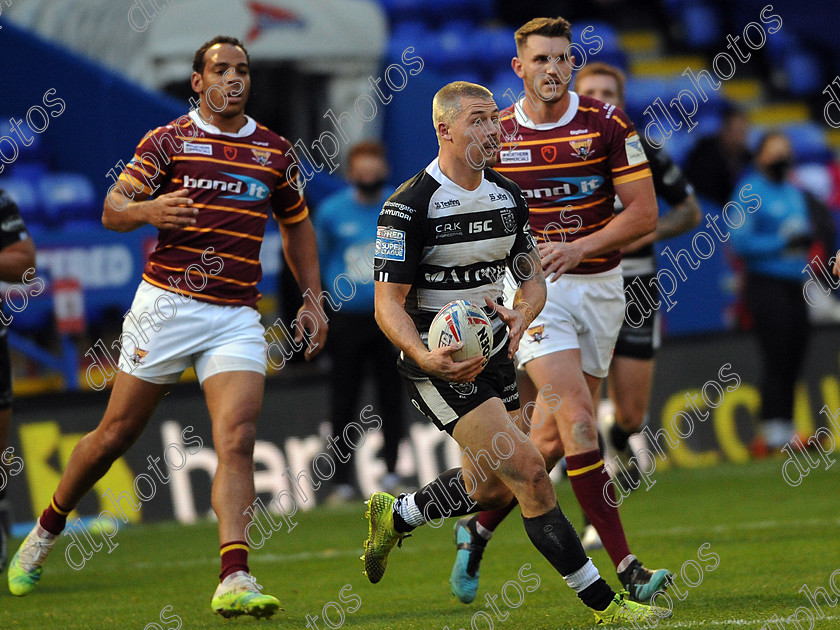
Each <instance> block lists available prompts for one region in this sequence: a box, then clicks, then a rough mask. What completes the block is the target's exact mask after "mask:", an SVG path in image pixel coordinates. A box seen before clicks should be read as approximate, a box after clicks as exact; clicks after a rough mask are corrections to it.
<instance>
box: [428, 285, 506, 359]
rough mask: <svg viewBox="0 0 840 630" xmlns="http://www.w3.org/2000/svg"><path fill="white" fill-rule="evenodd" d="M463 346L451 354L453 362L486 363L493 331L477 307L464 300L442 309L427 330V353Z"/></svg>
mask: <svg viewBox="0 0 840 630" xmlns="http://www.w3.org/2000/svg"><path fill="white" fill-rule="evenodd" d="M458 342H463V343H464V347H463V348H461V349H460V350H457V351H456V352H453V353H452V360H453V361H466V360H467V359H471V358H473V357H477V356H482V355H483V356H484V362H485V363H486V362H487V361H488V360H489V359H490V350H491V348H492V346H493V330H492V327H491V326H490V320H489V319H487V316H486V315H485V314H484V311H482V310H481V309H480V308H479V307H477V306H476V305H475V304H473V303H472V302H468V301H466V300H455V301H453V302H450V303H449V304H447V305H446V306H444V307H443V308H442V309H440V311H438V314H437V315H435V318H434V319H433V320H432V324H431V326H429V344H428V345H429V350H434V349H435V348H442V347H443V346H452V345H455V344H456V343H458Z"/></svg>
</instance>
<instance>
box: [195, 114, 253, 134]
mask: <svg viewBox="0 0 840 630" xmlns="http://www.w3.org/2000/svg"><path fill="white" fill-rule="evenodd" d="M190 118H192V120H193V122H194V123H195V125H196V127H198V128H199V129H201V130H202V131H203V132H204V133H212V134H213V135H215V136H230V137H231V138H244V137H246V136H250V135H251V134H252V133H254V132H255V131H256V130H257V121H256V120H254V119H253V118H251V117H250V116H248V115H247V114H246V115H245V124H244V125H242V128H241V129H240V130H239V131H237V132H236V133H229V132H227V131H219V128H218V127H216V125H208V124H206V123H205V122H204V121H203V120H202V119H201V116H199V115H198V112H197V111H196V110H194V109H192V110H190Z"/></svg>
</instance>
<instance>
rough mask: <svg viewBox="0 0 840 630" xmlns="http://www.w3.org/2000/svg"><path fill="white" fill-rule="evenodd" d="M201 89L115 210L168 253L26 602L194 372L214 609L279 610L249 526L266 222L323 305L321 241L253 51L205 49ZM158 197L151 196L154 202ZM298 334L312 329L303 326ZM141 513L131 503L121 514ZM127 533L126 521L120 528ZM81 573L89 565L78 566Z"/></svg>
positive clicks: (141, 305)
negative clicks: (202, 420) (261, 110)
mask: <svg viewBox="0 0 840 630" xmlns="http://www.w3.org/2000/svg"><path fill="white" fill-rule="evenodd" d="M191 84H192V88H193V90H194V91H195V92H197V93H198V94H199V95H200V101H199V106H198V108H197V109H196V110H194V111H191V112H190V113H189V114H188V115H185V116H182V117H181V118H179V119H178V120H176V121H174V122H172V123H170V124H168V125H166V126H164V127H159V128H157V129H155V130H154V131H151V132H150V133H149V134H147V135H146V136H145V137H144V138H143V139H142V141H141V142H140V144H139V145H138V147H137V151H136V154H135V156H134V158H133V159H132V160H131V161H130V162H129V164H128V165H127V166H126V168H125V170H124V171H123V172H122V174H121V175H120V178H119V182H118V183H117V184H115V185H114V186H113V187H112V188H111V190H110V191H109V194H108V197H107V198H106V200H105V204H104V211H103V215H102V222H103V224H104V225H105V227H106V228H108V229H111V230H114V231H117V232H127V231H131V230H135V229H137V228H139V227H141V226H143V225H146V224H151V225H154V226H155V227H157V228H158V230H159V233H158V243H157V246H156V248H155V250H154V251H153V252H152V254H151V256H150V257H149V262H148V264H147V265H146V268H145V270H144V271H143V279H142V281H141V283H140V286H139V288H138V290H137V294H136V296H135V299H134V302H133V303H132V306H131V311H130V312H129V313H128V314H127V316H126V319H125V321H124V323H123V334H122V335H121V337H120V342H121V344H122V347H121V356H120V362H119V367H120V371H119V372H118V373H117V375H116V377H115V381H114V385H113V391H112V392H111V397H110V401H109V403H108V408H107V410H106V411H105V415H104V417H103V418H102V420H101V422H100V424H99V426H98V427H97V428H96V429H94V430H93V431H92V432H91V433H89V434H87V435H86V436H84V437H83V438H82V439H81V440H80V441H79V443H78V445H77V446H76V448H75V449H74V450H73V453H72V455H71V456H70V460H69V462H68V464H67V467H66V469H65V471H64V473H63V475H62V477H61V481H60V482H59V484H58V488H57V489H56V492H55V494H54V495H53V499H52V502H51V504H50V506H49V507H47V509H46V510H44V513H43V514H42V516H41V518H40V519H39V521H38V523H36V526H35V528H34V529H33V530H32V532H31V533H30V534H29V535H28V536H27V538H26V539H25V540H24V542H23V544H22V545H21V547H20V549H19V550H18V553H17V554H15V557H14V558H13V559H12V563H11V565H10V568H9V588H10V590H11V591H12V593H13V594H15V595H25V594H27V593H28V592H30V591H31V590H32V589H33V588H34V587H35V585H36V584H37V582H38V580H39V579H40V576H41V571H42V566H43V563H44V561H45V559H46V556H47V554H48V553H49V551H50V549H51V548H52V546H53V545H54V544H55V540H56V538H57V536H58V534H60V533H61V531H62V529H63V528H64V527H65V524H66V518H67V514H68V513H69V512H70V511H71V510H72V509H73V508H74V507H75V506H76V505H77V504H78V503H79V501H80V500H81V499H82V497H83V496H84V495H85V494H86V493H87V492H88V491H89V490H90V489H91V488H92V487H93V484H94V483H95V482H96V481H98V480H99V479H100V478H101V477H102V476H103V475H104V474H105V473H106V472H107V471H108V469H109V468H110V466H111V464H112V463H113V462H114V461H115V460H116V459H117V458H118V457H120V456H121V455H122V454H123V453H124V452H125V451H126V450H127V449H128V448H129V447H130V446H131V445H132V444H133V443H134V441H135V440H136V439H137V437H138V436H139V435H140V433H141V432H142V431H143V429H144V428H145V426H146V424H147V422H148V420H149V418H150V417H151V415H152V413H153V411H154V410H155V407H156V406H157V404H158V402H159V401H160V400H161V398H162V397H163V396H164V395H165V394H166V393H167V392H168V391H169V389H170V387H171V385H172V384H173V383H175V382H177V381H178V380H179V378H180V376H181V374H182V372H183V371H184V369H186V368H187V367H189V366H191V365H192V366H194V367H195V371H196V374H197V376H198V378H199V381H200V382H201V386H202V388H203V389H204V393H205V398H206V401H207V407H208V410H209V412H210V418H211V421H212V425H213V442H214V446H215V449H216V454H217V455H218V462H219V463H218V468H217V470H216V474H215V477H214V480H213V490H212V504H213V509H214V511H215V513H216V515H217V516H218V519H219V542H220V544H221V552H220V555H221V564H222V572H221V575H220V581H221V583H220V584H219V587H218V588H217V590H216V593H215V594H214V597H213V600H212V604H211V605H212V608H213V610H214V612H216V613H218V614H221V615H222V616H224V617H231V616H238V615H243V614H244V615H252V616H255V617H267V616H270V615H272V614H273V613H274V612H275V611H276V610H277V609H278V608H279V602H278V600H277V599H275V598H274V597H271V596H270V595H265V594H262V593H261V592H260V590H261V588H262V587H260V586H259V585H258V584H257V583H256V580H255V579H254V577H253V576H251V574H250V572H249V569H248V544H247V540H246V528H247V526H248V524H249V521H250V519H249V516H248V511H247V509H248V507H249V506H251V504H252V503H253V501H254V494H255V493H254V470H253V466H254V464H253V450H254V440H255V434H256V421H257V416H258V415H259V411H260V407H261V405H262V398H263V389H264V381H265V370H266V350H265V349H266V343H265V338H264V333H265V331H264V329H263V327H262V325H261V324H260V321H259V314H258V313H257V311H256V309H255V308H254V307H255V305H256V303H257V301H258V299H259V297H260V295H259V292H258V291H257V288H256V284H257V282H258V281H259V280H260V278H261V274H262V272H261V268H260V263H259V252H260V245H261V243H262V239H263V236H264V233H265V227H266V222H267V219H268V215H269V212H271V213H272V214H274V216H275V217H276V219H277V221H278V223H279V225H280V232H281V235H282V238H283V247H284V251H285V255H286V260H287V261H288V263H289V265H290V267H291V269H292V271H293V272H294V274H295V277H296V279H297V281H298V284H299V285H300V287H301V288H302V289H304V291H307V290H311V291H312V293H310V295H319V294H320V290H321V287H320V280H319V267H318V255H317V249H316V241H315V232H314V230H313V228H312V224H311V222H310V220H309V217H308V210H307V207H306V203H305V201H304V199H303V197H302V195H301V193H300V191H299V190H298V187H297V185H296V181H294V180H292V179H289V178H290V177H296V168H297V167H296V165H294V164H293V160H292V157H291V146H290V145H289V143H288V142H287V141H286V140H285V139H284V138H282V137H280V136H278V135H276V134H275V133H273V132H271V131H270V130H268V129H266V128H265V127H263V126H262V125H260V124H258V123H257V122H256V121H254V120H253V119H252V118H250V117H249V116H246V115H245V104H246V103H247V101H248V95H249V92H250V86H251V79H250V74H249V60H248V54H247V52H246V50H245V48H244V46H243V45H242V44H241V43H240V42H239V41H238V40H236V39H235V38H232V37H223V36H219V37H216V38H214V39H212V40H210V41H209V42H207V43H206V44H204V45H203V46H202V47H201V48H199V50H198V51H196V55H195V59H194V62H193V73H192V76H191ZM153 195H154V197H153ZM317 310H318V306H317V305H315V304H312V303H311V301H308V302H305V303H304V306H303V307H302V309H301V312H300V313H301V314H302V313H303V312H304V311H307V313H306V314H307V315H308V317H305V318H304V317H301V318H300V320H299V321H302V322H307V323H309V326H306V328H307V331H308V332H309V333H310V335H311V339H310V340H309V344H308V345H309V347H310V351H309V352H310V354H314V353H316V352H317V351H319V350H320V349H321V348H322V347H323V342H324V339H325V335H326V326H316V325H314V323H315V322H317V321H318V320H317V318H316V317H314V316H312V313H314V312H317ZM298 335H299V336H300V337H302V335H303V329H302V328H300V327H299V328H298ZM126 503H128V504H129V505H130V506H131V507H133V508H134V509H139V507H140V506H139V504H135V502H134V501H133V500H132V499H131V498H124V499H122V500H121V504H120V505H115V509H116V510H117V512H118V513H119V514H123V511H122V510H123V507H122V506H123V505H125V504H126ZM113 520H114V522H117V520H116V518H114V519H113ZM76 568H81V567H76Z"/></svg>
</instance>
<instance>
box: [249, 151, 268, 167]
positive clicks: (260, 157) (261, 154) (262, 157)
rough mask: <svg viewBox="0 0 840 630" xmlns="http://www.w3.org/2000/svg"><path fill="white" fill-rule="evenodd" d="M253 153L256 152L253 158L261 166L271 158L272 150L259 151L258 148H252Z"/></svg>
mask: <svg viewBox="0 0 840 630" xmlns="http://www.w3.org/2000/svg"><path fill="white" fill-rule="evenodd" d="M251 153H253V154H254V156H253V157H252V158H251V159H252V160H254V162H257V163H258V164H259V165H260V166H265V165H266V164H268V161H269V160H270V159H271V151H258V150H257V149H251Z"/></svg>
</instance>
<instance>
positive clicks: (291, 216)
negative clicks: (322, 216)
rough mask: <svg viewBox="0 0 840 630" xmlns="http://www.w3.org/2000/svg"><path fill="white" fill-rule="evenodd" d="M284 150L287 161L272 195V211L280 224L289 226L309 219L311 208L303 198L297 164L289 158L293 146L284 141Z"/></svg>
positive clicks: (284, 161) (284, 162)
mask: <svg viewBox="0 0 840 630" xmlns="http://www.w3.org/2000/svg"><path fill="white" fill-rule="evenodd" d="M282 149H283V154H284V157H285V158H286V159H284V160H283V166H282V167H281V168H280V177H279V178H278V180H277V185H276V186H275V188H274V190H273V191H272V193H271V211H272V213H273V214H274V218H275V219H277V222H278V223H282V224H284V225H289V224H291V223H297V222H299V221H303V220H304V219H305V218H306V217H308V216H309V207H308V206H307V205H306V199H304V196H303V185H302V182H301V179H300V172H299V169H298V165H297V162H295V161H294V160H293V159H292V158H290V157H288V156H290V155H291V146H290V145H289V144H288V143H287V142H285V141H284V143H283V146H282Z"/></svg>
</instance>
